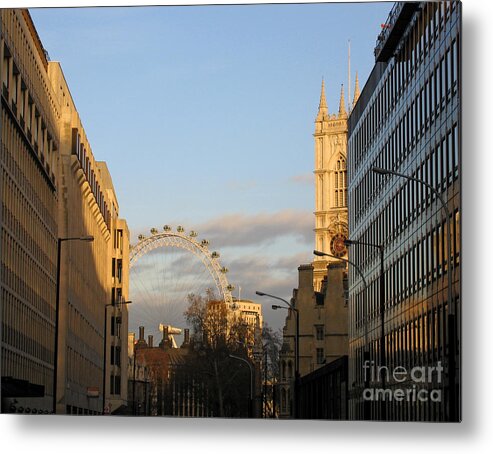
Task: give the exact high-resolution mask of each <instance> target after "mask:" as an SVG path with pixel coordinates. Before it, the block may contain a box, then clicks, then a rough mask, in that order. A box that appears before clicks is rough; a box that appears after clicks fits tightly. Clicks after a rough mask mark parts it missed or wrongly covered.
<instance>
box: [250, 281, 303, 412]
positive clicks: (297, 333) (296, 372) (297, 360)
mask: <svg viewBox="0 0 493 454" xmlns="http://www.w3.org/2000/svg"><path fill="white" fill-rule="evenodd" d="M255 293H256V294H257V295H259V296H268V297H269V298H273V299H275V300H278V301H282V302H283V303H285V304H286V305H287V307H284V306H278V305H273V306H272V309H273V310H277V309H291V310H292V311H293V312H294V314H295V317H296V331H295V342H294V350H295V353H294V394H295V396H294V417H295V418H298V417H299V381H300V313H299V310H298V309H297V308H296V307H294V304H292V303H289V302H288V301H286V300H285V299H283V298H279V297H278V296H274V295H270V294H268V293H264V292H259V291H256V292H255Z"/></svg>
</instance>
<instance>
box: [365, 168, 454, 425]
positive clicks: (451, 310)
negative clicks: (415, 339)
mask: <svg viewBox="0 0 493 454" xmlns="http://www.w3.org/2000/svg"><path fill="white" fill-rule="evenodd" d="M371 170H372V172H374V173H376V174H379V175H393V176H396V177H400V178H404V179H406V180H410V181H415V182H416V183H419V184H421V185H423V186H425V187H427V188H428V189H429V190H430V191H431V192H432V193H433V194H434V195H435V196H436V198H437V200H438V201H439V202H440V204H441V206H442V209H443V210H444V211H445V215H446V217H447V221H446V223H445V224H446V226H447V262H448V272H447V303H448V311H449V312H448V339H449V349H448V363H449V364H448V375H449V377H448V379H449V405H450V420H451V421H454V422H457V421H459V410H458V405H457V402H458V399H457V398H456V395H455V369H456V364H455V363H456V361H455V357H456V353H457V352H456V349H457V339H456V335H457V318H456V307H455V301H454V300H453V298H452V272H453V270H454V268H455V264H454V260H453V258H452V246H451V242H452V235H451V232H450V221H451V217H450V211H449V209H448V206H447V203H446V202H445V200H444V199H443V197H442V195H441V194H440V192H439V191H438V190H437V189H436V188H434V187H433V186H432V185H431V184H429V183H427V182H426V181H424V180H421V179H419V178H415V177H412V176H410V175H406V174H404V173H399V172H394V171H393V170H388V169H383V168H382V167H372V169H371ZM459 393H460V384H459Z"/></svg>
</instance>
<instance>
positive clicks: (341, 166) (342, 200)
mask: <svg viewBox="0 0 493 454" xmlns="http://www.w3.org/2000/svg"><path fill="white" fill-rule="evenodd" d="M346 172H347V171H346V160H345V159H344V157H343V156H342V155H341V156H339V159H338V160H337V161H336V163H335V168H334V206H335V207H341V208H342V207H346V206H347V186H346V180H347V178H346V175H347V174H346Z"/></svg>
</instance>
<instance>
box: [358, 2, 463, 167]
mask: <svg viewBox="0 0 493 454" xmlns="http://www.w3.org/2000/svg"><path fill="white" fill-rule="evenodd" d="M440 3H442V2H437V3H436V5H437V6H436V8H437V9H436V10H435V11H434V12H431V11H430V12H428V9H429V8H432V9H433V8H435V7H434V6H426V8H425V9H424V10H422V11H421V12H420V13H419V14H418V22H417V24H421V23H422V21H423V20H425V21H426V22H427V24H428V25H427V27H428V29H429V31H430V33H429V34H430V35H432V36H434V37H436V39H433V40H432V39H430V37H429V35H428V34H427V35H424V34H423V30H422V29H420V28H419V27H416V26H415V27H413V28H412V29H411V31H410V33H409V35H408V37H407V39H405V41H404V44H403V46H402V47H401V49H400V50H399V51H398V53H397V56H396V57H395V58H394V59H393V61H392V62H391V63H390V65H389V68H388V69H387V70H386V74H385V76H384V80H383V82H382V83H380V86H379V88H378V89H377V90H375V94H374V97H373V101H372V102H371V106H370V107H369V108H368V109H367V113H366V114H365V116H364V117H363V118H362V119H361V120H360V121H359V126H358V131H357V133H356V134H355V137H354V149H355V153H354V155H353V156H352V159H351V162H350V169H351V172H352V173H354V172H355V171H356V169H358V168H359V167H360V166H361V165H363V164H364V163H365V162H366V151H367V149H368V148H370V147H371V146H372V145H373V144H374V143H375V141H376V140H377V138H378V137H379V133H380V131H381V128H382V125H384V124H385V123H386V122H387V121H388V120H389V119H391V118H392V119H393V118H396V116H397V114H396V111H397V110H398V109H399V107H400V106H401V105H402V103H403V99H405V100H406V102H407V108H408V113H407V115H406V123H407V125H408V127H407V128H406V130H407V131H408V136H407V137H406V139H407V140H402V142H401V147H400V148H399V150H402V147H404V146H408V144H410V143H412V142H413V140H414V141H415V142H416V138H417V135H418V131H420V133H421V131H423V130H424V128H425V126H428V127H429V125H430V123H431V121H432V119H433V118H434V117H435V116H436V115H437V114H438V112H439V111H440V110H441V109H442V108H443V105H444V104H445V103H446V101H447V99H448V100H449V99H450V96H451V93H455V92H456V90H457V85H458V76H459V61H460V57H459V46H458V41H457V40H454V41H453V42H451V43H448V46H449V47H448V48H447V50H446V52H445V53H444V56H443V58H442V59H441V60H439V61H437V62H436V66H430V65H429V64H428V62H429V61H430V60H434V58H435V55H434V54H436V55H437V54H438V52H440V49H439V48H438V47H437V46H435V45H434V44H435V41H436V40H438V38H440V39H439V40H438V41H439V42H438V44H440V45H441V43H442V42H444V41H445V40H444V38H443V36H444V34H445V33H446V32H449V31H450V27H451V26H452V25H454V24H455V22H456V21H457V14H456V13H453V14H445V11H443V14H442V19H443V20H445V18H447V22H448V20H450V22H448V23H449V25H450V27H447V28H445V27H443V26H441V25H440V24H441V23H442V22H443V20H442V21H435V20H433V16H434V14H436V13H437V11H439V9H440V7H439V5H440ZM444 3H446V2H444ZM427 5H432V4H431V3H429V4H427ZM440 33H442V35H440ZM427 36H428V37H427ZM425 42H426V44H425ZM420 43H423V44H420ZM417 48H418V49H417ZM425 66H427V67H426V68H425ZM418 70H420V71H418ZM424 71H426V73H427V74H426V79H427V81H426V84H425V83H424V82H422V81H421V80H419V79H418V75H420V74H422V72H424ZM413 84H419V85H421V91H418V92H417V93H414V96H413V98H412V99H411V98H409V95H406V90H407V93H411V90H410V88H411V87H412V85H413Z"/></svg>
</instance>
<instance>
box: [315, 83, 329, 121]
mask: <svg viewBox="0 0 493 454" xmlns="http://www.w3.org/2000/svg"><path fill="white" fill-rule="evenodd" d="M318 113H319V114H320V113H324V114H328V113H329V110H328V107H327V99H326V98H325V81H324V78H323V77H322V91H321V92H320V103H319V104H318Z"/></svg>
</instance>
